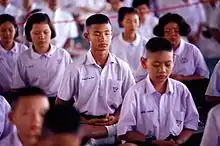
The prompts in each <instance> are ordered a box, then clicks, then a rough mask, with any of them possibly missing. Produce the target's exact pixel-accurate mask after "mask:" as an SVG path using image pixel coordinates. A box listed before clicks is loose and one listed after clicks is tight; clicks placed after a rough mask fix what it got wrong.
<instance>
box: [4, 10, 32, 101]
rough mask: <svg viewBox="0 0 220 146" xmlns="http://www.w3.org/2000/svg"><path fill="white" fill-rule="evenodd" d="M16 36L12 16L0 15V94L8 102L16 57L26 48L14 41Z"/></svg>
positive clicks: (14, 21) (16, 29)
mask: <svg viewBox="0 0 220 146" xmlns="http://www.w3.org/2000/svg"><path fill="white" fill-rule="evenodd" d="M17 36H18V26H17V23H16V20H15V18H14V17H13V16H11V15H9V14H2V15H0V66H1V69H0V80H1V82H0V94H2V95H3V96H4V97H5V98H6V99H7V100H10V99H9V98H10V97H9V96H10V91H11V86H12V74H13V71H14V69H15V65H16V63H17V59H18V56H19V55H20V54H21V53H22V52H24V51H26V50H27V49H28V48H27V47H26V46H25V45H23V44H21V43H18V42H16V41H15V38H16V37H17Z"/></svg>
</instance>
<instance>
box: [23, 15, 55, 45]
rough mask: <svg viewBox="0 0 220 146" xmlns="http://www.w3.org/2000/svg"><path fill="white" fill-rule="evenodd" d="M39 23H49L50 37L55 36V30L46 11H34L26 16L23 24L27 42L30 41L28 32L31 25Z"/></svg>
mask: <svg viewBox="0 0 220 146" xmlns="http://www.w3.org/2000/svg"><path fill="white" fill-rule="evenodd" d="M41 23H46V24H48V25H49V27H50V30H51V39H53V38H55V37H56V32H55V29H54V26H53V24H52V22H51V20H50V18H49V16H48V15H47V14H46V13H34V14H32V15H31V16H30V17H29V18H28V20H27V22H26V25H25V35H26V39H27V40H28V41H29V42H32V40H31V35H30V32H31V30H32V27H33V25H34V24H41Z"/></svg>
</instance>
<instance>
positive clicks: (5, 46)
mask: <svg viewBox="0 0 220 146" xmlns="http://www.w3.org/2000/svg"><path fill="white" fill-rule="evenodd" d="M1 45H2V47H3V48H4V49H5V50H11V49H12V48H13V47H14V42H13V41H12V42H10V43H4V42H1Z"/></svg>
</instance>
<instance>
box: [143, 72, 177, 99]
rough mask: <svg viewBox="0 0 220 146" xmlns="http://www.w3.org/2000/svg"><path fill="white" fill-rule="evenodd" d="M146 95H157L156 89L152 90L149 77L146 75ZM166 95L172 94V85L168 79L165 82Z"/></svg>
mask: <svg viewBox="0 0 220 146" xmlns="http://www.w3.org/2000/svg"><path fill="white" fill-rule="evenodd" d="M145 91H146V92H147V94H148V95H153V94H155V93H158V92H157V91H156V89H155V88H154V86H153V84H152V82H151V81H150V76H149V75H147V78H146V90H145ZM165 93H166V94H169V93H173V86H172V83H171V81H170V79H169V78H168V81H167V88H166V92H165Z"/></svg>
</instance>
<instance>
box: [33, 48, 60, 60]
mask: <svg viewBox="0 0 220 146" xmlns="http://www.w3.org/2000/svg"><path fill="white" fill-rule="evenodd" d="M56 49H57V48H56V47H55V46H53V45H50V50H49V51H48V52H47V53H45V54H38V53H36V52H35V51H34V49H33V47H31V48H30V50H31V57H32V58H33V59H39V58H40V57H41V56H45V57H48V58H50V57H52V56H53V54H54V53H55V51H56Z"/></svg>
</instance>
